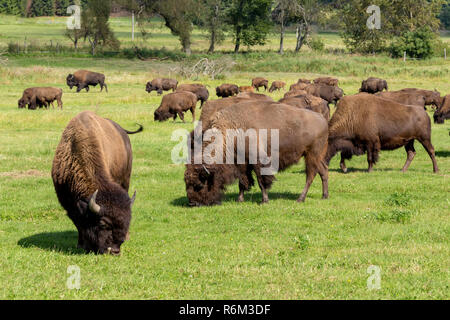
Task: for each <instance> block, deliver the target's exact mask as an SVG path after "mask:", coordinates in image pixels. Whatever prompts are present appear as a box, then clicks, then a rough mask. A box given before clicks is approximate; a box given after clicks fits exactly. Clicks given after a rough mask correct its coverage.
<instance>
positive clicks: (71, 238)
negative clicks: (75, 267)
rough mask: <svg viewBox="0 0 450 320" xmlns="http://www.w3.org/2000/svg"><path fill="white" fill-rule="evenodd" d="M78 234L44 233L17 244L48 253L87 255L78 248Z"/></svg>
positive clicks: (62, 232)
mask: <svg viewBox="0 0 450 320" xmlns="http://www.w3.org/2000/svg"><path fill="white" fill-rule="evenodd" d="M77 241H78V233H77V232H76V231H61V232H43V233H38V234H34V235H32V236H29V237H26V238H22V239H20V240H19V241H18V242H17V244H18V245H19V246H21V247H23V248H33V247H37V248H41V249H44V250H48V251H59V252H62V253H66V254H85V252H84V250H83V249H79V248H77Z"/></svg>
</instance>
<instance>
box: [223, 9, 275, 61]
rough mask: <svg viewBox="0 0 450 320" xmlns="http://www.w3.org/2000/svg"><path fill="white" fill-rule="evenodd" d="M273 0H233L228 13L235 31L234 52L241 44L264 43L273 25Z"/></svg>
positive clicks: (229, 20) (229, 21)
mask: <svg viewBox="0 0 450 320" xmlns="http://www.w3.org/2000/svg"><path fill="white" fill-rule="evenodd" d="M271 6H272V1H271V0H232V1H231V4H230V8H229V10H228V14H227V22H228V23H229V24H230V25H231V26H232V28H233V33H234V41H235V47H234V52H235V53H238V52H239V49H240V46H241V44H244V45H246V46H249V47H250V46H254V45H263V44H265V42H266V38H267V33H268V32H269V28H270V26H271V22H270V10H271Z"/></svg>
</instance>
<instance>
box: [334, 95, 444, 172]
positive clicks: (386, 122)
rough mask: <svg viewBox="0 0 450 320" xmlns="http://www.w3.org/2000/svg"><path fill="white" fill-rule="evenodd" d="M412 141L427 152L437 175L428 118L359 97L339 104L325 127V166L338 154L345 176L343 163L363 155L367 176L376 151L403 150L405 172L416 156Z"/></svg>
mask: <svg viewBox="0 0 450 320" xmlns="http://www.w3.org/2000/svg"><path fill="white" fill-rule="evenodd" d="M414 140H418V141H419V142H420V143H421V144H422V145H423V147H424V148H425V150H427V152H428V154H429V156H430V158H431V160H432V162H433V171H434V172H438V171H439V169H438V166H437V163H436V158H435V154H434V147H433V145H432V144H431V121H430V118H429V117H428V114H427V113H426V112H425V111H424V110H423V109H422V108H420V107H416V106H407V105H403V104H400V103H397V102H395V101H391V100H387V99H383V98H380V97H377V96H374V95H370V94H367V93H360V94H357V95H354V96H347V97H345V98H343V99H341V101H340V102H339V104H338V107H337V110H336V112H335V113H334V115H333V117H332V119H331V121H330V124H329V138H328V152H327V157H326V160H327V162H328V163H329V161H330V160H331V159H332V158H333V157H334V155H335V154H336V153H337V152H339V151H340V152H341V164H340V165H341V168H342V170H343V171H344V172H346V171H347V168H346V166H345V159H351V157H352V156H353V155H362V154H364V153H366V152H367V162H368V164H369V169H368V170H369V172H371V171H372V170H373V165H374V164H375V163H376V162H377V161H378V154H379V152H380V150H394V149H398V148H400V147H403V146H404V147H405V150H406V153H407V160H406V163H405V165H404V166H403V169H402V171H403V172H406V171H407V170H408V168H409V166H410V164H411V162H412V160H413V159H414V156H415V155H416V151H415V149H414Z"/></svg>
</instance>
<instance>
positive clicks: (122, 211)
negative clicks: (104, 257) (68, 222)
mask: <svg viewBox="0 0 450 320" xmlns="http://www.w3.org/2000/svg"><path fill="white" fill-rule="evenodd" d="M135 198H136V192H135V193H134V195H133V198H131V199H130V197H129V196H128V194H127V193H126V192H124V191H123V190H117V191H113V192H111V191H99V190H97V191H95V192H94V194H93V195H92V196H91V197H90V199H89V201H88V202H85V201H83V200H80V201H78V203H77V206H78V210H79V213H80V215H81V216H82V217H83V218H84V219H82V221H83V222H82V223H80V224H79V225H77V228H78V232H79V237H78V246H79V247H81V248H83V249H84V250H86V251H87V252H95V253H99V254H103V253H111V254H114V255H118V254H120V246H121V245H122V243H123V242H124V241H125V240H126V239H127V236H128V228H129V226H130V220H131V207H132V205H133V203H134V200H135Z"/></svg>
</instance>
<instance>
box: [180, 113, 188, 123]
mask: <svg viewBox="0 0 450 320" xmlns="http://www.w3.org/2000/svg"><path fill="white" fill-rule="evenodd" d="M178 116H179V117H180V119H181V121H183V123H186V121H184V114H183V112H181V111H180V112H178Z"/></svg>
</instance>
